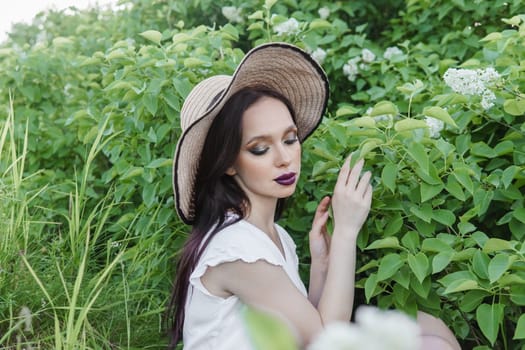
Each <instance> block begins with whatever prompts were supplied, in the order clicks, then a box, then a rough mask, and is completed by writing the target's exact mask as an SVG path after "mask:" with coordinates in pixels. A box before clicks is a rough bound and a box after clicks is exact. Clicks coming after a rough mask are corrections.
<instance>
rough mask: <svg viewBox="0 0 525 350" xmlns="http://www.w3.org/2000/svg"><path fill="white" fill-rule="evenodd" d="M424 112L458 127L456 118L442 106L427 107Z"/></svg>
mask: <svg viewBox="0 0 525 350" xmlns="http://www.w3.org/2000/svg"><path fill="white" fill-rule="evenodd" d="M423 114H424V115H426V116H429V117H433V118H436V119H439V120H441V121H442V122H444V123H445V124H448V125H450V126H453V127H455V128H457V127H458V126H457V125H456V122H455V121H454V119H452V117H451V116H450V114H448V112H447V111H446V110H444V109H443V108H441V107H437V106H433V107H426V108H425V109H423Z"/></svg>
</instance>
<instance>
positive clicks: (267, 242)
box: [183, 220, 307, 350]
mask: <svg viewBox="0 0 525 350" xmlns="http://www.w3.org/2000/svg"><path fill="white" fill-rule="evenodd" d="M275 227H276V229H277V232H278V234H279V238H280V240H281V245H282V247H283V250H284V256H283V254H281V251H280V250H279V248H277V246H276V245H275V243H274V242H273V241H272V240H271V239H270V237H268V235H266V233H264V232H263V231H261V230H260V229H259V228H257V227H256V226H254V225H252V224H250V223H249V222H248V221H246V220H240V221H238V222H236V223H234V224H232V225H230V226H228V227H226V228H224V229H223V230H221V231H219V232H218V233H217V234H216V235H215V236H214V237H213V238H212V240H211V241H210V243H209V244H208V246H207V247H206V249H205V250H204V253H203V254H202V256H201V258H200V260H199V262H198V263H197V266H196V267H195V270H194V271H193V273H192V274H191V276H190V283H189V286H188V298H187V300H186V307H185V318H184V331H183V343H184V349H185V350H250V349H253V347H252V345H251V343H250V339H249V338H248V336H247V333H246V328H245V326H244V323H243V320H242V316H241V315H240V308H241V306H242V305H243V304H242V302H241V300H239V298H238V297H237V296H235V295H232V296H230V297H228V298H222V297H218V296H215V295H213V294H211V293H210V292H209V291H208V290H207V289H206V288H205V287H204V285H203V284H202V283H201V277H202V276H203V275H204V273H205V272H206V269H207V268H208V266H216V265H219V264H221V263H225V262H231V261H236V260H242V261H244V262H247V263H252V262H255V261H257V260H265V261H267V262H268V263H270V264H273V265H277V266H282V267H283V269H284V271H285V272H286V274H287V275H288V277H290V280H291V281H292V282H293V284H294V285H295V286H296V287H297V289H299V291H301V293H303V294H304V295H305V296H306V295H307V293H306V288H305V286H304V284H303V282H302V281H301V278H300V277H299V272H298V267H299V260H298V258H297V253H296V252H295V244H294V242H293V240H292V238H291V237H290V235H289V234H288V233H287V232H286V231H285V230H284V229H283V228H282V227H280V226H279V225H277V224H276V225H275Z"/></svg>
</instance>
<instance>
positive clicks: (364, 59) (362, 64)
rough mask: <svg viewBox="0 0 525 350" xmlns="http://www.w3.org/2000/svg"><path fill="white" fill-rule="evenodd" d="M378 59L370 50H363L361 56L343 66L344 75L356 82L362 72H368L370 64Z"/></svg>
mask: <svg viewBox="0 0 525 350" xmlns="http://www.w3.org/2000/svg"><path fill="white" fill-rule="evenodd" d="M375 59H376V55H375V54H374V53H373V52H372V51H370V50H369V49H363V50H362V51H361V56H356V57H353V58H351V59H349V60H348V61H347V62H346V63H345V64H344V65H343V74H344V75H345V76H346V77H347V78H348V80H350V81H355V78H357V75H358V74H359V71H360V70H367V69H368V64H369V63H372V62H373V61H374V60H375Z"/></svg>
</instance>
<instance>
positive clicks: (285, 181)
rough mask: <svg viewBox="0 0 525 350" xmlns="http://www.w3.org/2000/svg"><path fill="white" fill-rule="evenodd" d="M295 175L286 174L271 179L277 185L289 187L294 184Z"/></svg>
mask: <svg viewBox="0 0 525 350" xmlns="http://www.w3.org/2000/svg"><path fill="white" fill-rule="evenodd" d="M296 177H297V176H296V173H286V174H282V175H281V176H279V177H276V178H275V179H273V180H274V181H275V182H277V183H278V184H279V185H283V186H290V185H292V184H294V183H295V179H296Z"/></svg>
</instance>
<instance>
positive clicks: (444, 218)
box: [432, 209, 456, 226]
mask: <svg viewBox="0 0 525 350" xmlns="http://www.w3.org/2000/svg"><path fill="white" fill-rule="evenodd" d="M432 218H433V219H434V220H436V221H437V222H439V223H441V224H443V225H445V226H452V224H454V222H456V216H455V215H454V213H453V212H451V211H450V210H447V209H434V210H433V211H432Z"/></svg>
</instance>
